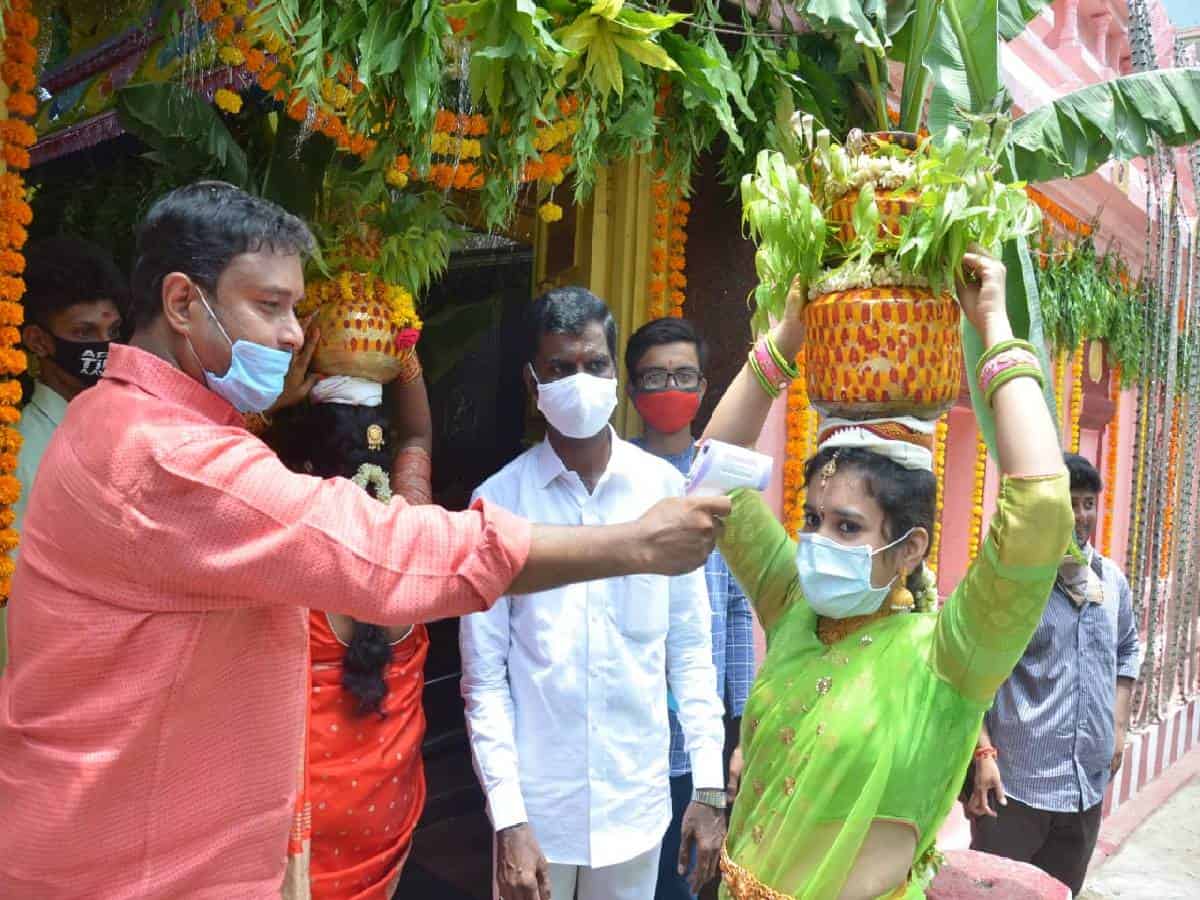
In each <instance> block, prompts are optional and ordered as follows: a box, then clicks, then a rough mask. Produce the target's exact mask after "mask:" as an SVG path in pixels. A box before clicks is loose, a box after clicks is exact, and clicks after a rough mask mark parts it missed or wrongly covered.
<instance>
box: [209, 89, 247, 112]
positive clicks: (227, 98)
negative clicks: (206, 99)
mask: <svg viewBox="0 0 1200 900" xmlns="http://www.w3.org/2000/svg"><path fill="white" fill-rule="evenodd" d="M213 101H214V102H215V103H216V104H217V108H218V109H220V110H223V111H224V112H227V113H229V114H231V115H237V114H238V113H239V112H241V111H242V98H241V97H239V96H238V95H237V94H235V93H234V92H233V91H231V90H229V89H228V88H221V89H220V90H219V91H217V92H216V93H215V94H214V95H213Z"/></svg>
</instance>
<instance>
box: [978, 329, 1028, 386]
mask: <svg viewBox="0 0 1200 900" xmlns="http://www.w3.org/2000/svg"><path fill="white" fill-rule="evenodd" d="M1005 350H1028V351H1029V352H1030V353H1032V354H1033V358H1034V359H1041V355H1040V354H1039V353H1038V351H1037V347H1035V346H1033V344H1031V343H1029V341H1026V340H1022V339H1021V338H1009V339H1008V340H1004V341H999V342H997V343H995V344H993V345H992V346H991V347H988V349H987V350H986V351H984V353H983V355H982V356H980V357H979V362H977V363H976V364H975V380H976V381H978V380H979V376H980V375H981V374H982V373H983V367H984V366H985V365H987V363H988V361H989V360H991V359H993V358H995V357H997V356H999V355H1000V354H1001V353H1003V352H1004V351H1005Z"/></svg>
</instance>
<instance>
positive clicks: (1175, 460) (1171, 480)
mask: <svg viewBox="0 0 1200 900" xmlns="http://www.w3.org/2000/svg"><path fill="white" fill-rule="evenodd" d="M1182 406H1183V404H1181V403H1179V402H1178V401H1176V403H1175V408H1174V410H1173V411H1172V413H1171V435H1170V438H1169V444H1168V447H1167V491H1166V494H1165V495H1164V496H1165V497H1166V502H1165V503H1164V504H1163V522H1162V534H1163V536H1162V552H1161V555H1160V557H1159V562H1158V577H1159V578H1167V577H1169V576H1170V574H1171V551H1172V550H1173V549H1174V545H1175V507H1176V505H1177V504H1176V502H1175V490H1176V486H1177V483H1178V480H1179V413H1180V410H1181V408H1182Z"/></svg>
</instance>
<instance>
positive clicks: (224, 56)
mask: <svg viewBox="0 0 1200 900" xmlns="http://www.w3.org/2000/svg"><path fill="white" fill-rule="evenodd" d="M217 56H218V57H220V59H221V62H223V63H225V65H227V66H240V65H241V64H242V63H244V62H245V61H246V57H245V55H243V53H242V51H241V50H239V49H238V48H237V47H222V48H221V49H220V50H218V51H217Z"/></svg>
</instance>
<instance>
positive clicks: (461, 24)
mask: <svg viewBox="0 0 1200 900" xmlns="http://www.w3.org/2000/svg"><path fill="white" fill-rule="evenodd" d="M446 21H447V22H449V23H450V30H451V31H452V32H454V33H455V34H458V33H459V32H460V31H462V30H463V29H464V28H466V27H467V20H466V19H460V18H459V17H458V16H446Z"/></svg>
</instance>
